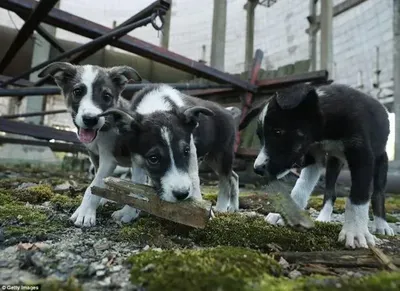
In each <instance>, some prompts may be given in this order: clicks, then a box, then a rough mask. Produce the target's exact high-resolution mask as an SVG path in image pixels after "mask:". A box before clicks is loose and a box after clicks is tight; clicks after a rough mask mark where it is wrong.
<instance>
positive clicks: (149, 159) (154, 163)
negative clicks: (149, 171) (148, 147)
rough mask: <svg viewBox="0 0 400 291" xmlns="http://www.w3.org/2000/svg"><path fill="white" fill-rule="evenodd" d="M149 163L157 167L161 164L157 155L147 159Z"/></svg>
mask: <svg viewBox="0 0 400 291" xmlns="http://www.w3.org/2000/svg"><path fill="white" fill-rule="evenodd" d="M147 161H148V162H149V163H150V164H151V165H157V164H158V163H159V162H160V158H159V157H158V156H157V155H152V156H150V157H148V158H147Z"/></svg>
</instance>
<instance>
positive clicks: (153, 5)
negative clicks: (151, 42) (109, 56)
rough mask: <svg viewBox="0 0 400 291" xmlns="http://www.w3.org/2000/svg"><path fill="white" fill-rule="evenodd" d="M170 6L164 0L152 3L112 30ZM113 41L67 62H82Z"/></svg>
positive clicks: (95, 47) (168, 2)
mask: <svg viewBox="0 0 400 291" xmlns="http://www.w3.org/2000/svg"><path fill="white" fill-rule="evenodd" d="M170 6H171V3H170V1H166V0H157V1H154V2H153V3H151V4H150V5H149V6H147V7H146V8H144V9H142V10H141V11H139V12H138V13H136V14H135V15H133V16H132V17H130V18H129V19H127V20H125V21H124V22H122V23H121V24H120V25H118V26H116V27H115V28H113V29H112V30H115V29H118V28H121V27H123V26H126V25H128V24H131V23H133V22H136V21H138V20H140V19H143V18H146V17H148V16H150V15H151V14H152V13H153V11H155V10H156V9H163V10H165V11H168V10H169V9H170ZM113 40H115V38H113V39H112V40H110V41H103V42H100V43H98V44H97V45H96V46H93V47H92V48H91V49H88V50H85V51H83V52H82V53H80V54H78V55H77V56H74V57H73V58H72V59H70V60H69V61H70V62H71V63H73V64H78V63H79V62H81V61H83V60H84V59H86V58H87V57H89V56H91V55H92V54H94V53H96V52H97V51H98V50H100V49H102V48H103V47H104V46H106V45H107V44H109V43H111V41H113Z"/></svg>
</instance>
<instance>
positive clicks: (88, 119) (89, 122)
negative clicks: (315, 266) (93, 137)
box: [82, 115, 99, 128]
mask: <svg viewBox="0 0 400 291" xmlns="http://www.w3.org/2000/svg"><path fill="white" fill-rule="evenodd" d="M82 121H83V124H84V125H85V126H86V127H87V128H93V127H95V126H96V125H97V124H98V123H99V117H97V116H90V115H84V116H82Z"/></svg>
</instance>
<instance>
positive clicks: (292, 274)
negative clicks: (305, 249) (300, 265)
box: [289, 270, 301, 279]
mask: <svg viewBox="0 0 400 291" xmlns="http://www.w3.org/2000/svg"><path fill="white" fill-rule="evenodd" d="M300 276H301V273H300V272H299V271H297V270H293V271H291V272H290V273H289V278H290V279H296V278H298V277H300Z"/></svg>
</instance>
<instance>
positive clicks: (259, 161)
mask: <svg viewBox="0 0 400 291" xmlns="http://www.w3.org/2000/svg"><path fill="white" fill-rule="evenodd" d="M267 160H268V155H267V154H266V152H265V147H262V148H261V150H260V152H259V153H258V155H257V158H256V160H255V162H254V168H257V167H260V166H262V165H264V164H265V163H266V162H267Z"/></svg>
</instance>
